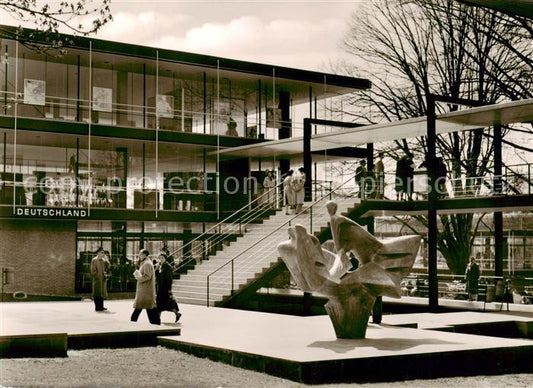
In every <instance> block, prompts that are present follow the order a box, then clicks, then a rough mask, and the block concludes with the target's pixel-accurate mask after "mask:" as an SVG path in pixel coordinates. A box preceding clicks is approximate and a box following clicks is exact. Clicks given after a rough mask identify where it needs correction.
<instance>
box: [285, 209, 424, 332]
mask: <svg viewBox="0 0 533 388" xmlns="http://www.w3.org/2000/svg"><path fill="white" fill-rule="evenodd" d="M326 207H327V209H328V212H329V214H330V217H331V220H330V228H331V234H332V236H333V245H334V250H335V252H331V251H329V250H327V249H324V248H323V247H322V246H321V245H320V242H319V241H318V239H317V238H316V237H315V236H312V235H310V234H309V233H307V231H306V229H305V228H304V227H303V226H301V225H296V226H294V227H290V228H289V237H290V239H289V240H288V241H284V242H282V243H280V244H279V245H278V252H279V254H280V256H281V258H282V259H283V261H284V262H285V264H286V265H287V268H288V269H289V271H290V273H291V275H292V277H293V279H294V281H295V282H296V284H297V285H298V286H299V287H300V288H301V289H302V291H304V292H317V293H320V294H322V295H324V296H326V297H328V299H329V301H328V303H327V304H326V306H325V307H326V311H327V313H328V315H329V317H330V319H331V322H332V323H333V327H334V328H335V333H336V335H337V338H364V337H365V334H366V329H367V326H368V319H369V317H370V314H371V312H372V307H373V305H374V302H375V300H376V297H378V296H379V295H386V296H391V297H395V298H400V297H401V293H400V282H401V280H402V278H403V277H404V276H405V275H407V274H408V273H409V271H410V270H411V268H412V266H413V264H414V261H415V257H416V253H417V252H418V248H419V246H420V240H421V237H420V236H418V235H413V236H402V237H396V238H392V239H387V240H378V239H376V238H375V237H374V236H372V235H371V234H370V233H368V232H367V231H366V230H365V229H363V228H362V227H361V226H360V225H358V224H357V223H356V222H354V221H352V220H350V219H349V218H346V217H344V216H339V215H336V212H337V204H336V203H335V202H333V201H329V202H328V203H327V204H326ZM348 253H352V254H354V255H355V256H356V258H357V259H358V261H359V266H358V267H357V269H355V270H352V269H351V268H352V263H351V262H350V259H349V257H348Z"/></svg>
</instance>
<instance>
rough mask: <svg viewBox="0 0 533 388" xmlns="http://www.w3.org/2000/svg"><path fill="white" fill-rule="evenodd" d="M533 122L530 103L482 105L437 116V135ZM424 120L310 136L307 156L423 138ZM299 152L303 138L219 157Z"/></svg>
mask: <svg viewBox="0 0 533 388" xmlns="http://www.w3.org/2000/svg"><path fill="white" fill-rule="evenodd" d="M529 121H533V99H527V100H520V101H512V102H506V103H501V104H493V105H486V106H482V107H476V108H471V109H465V110H461V111H456V112H449V113H444V114H441V115H437V122H436V124H437V134H443V133H450V132H461V131H468V130H472V129H477V128H484V127H490V126H493V125H494V124H495V123H500V124H502V125H505V124H512V123H519V122H529ZM426 133H427V117H425V116H423V117H415V118H412V119H407V120H399V121H395V122H390V123H383V124H373V125H367V126H363V127H357V128H347V129H340V130H336V131H332V132H329V133H322V134H317V135H312V136H311V152H317V151H324V150H329V149H333V148H339V147H346V146H347V145H350V146H353V147H356V146H359V145H364V144H368V143H380V142H385V141H391V140H400V139H407V138H413V137H420V136H426ZM302 152H303V137H295V138H291V139H282V140H274V141H270V142H265V143H259V144H252V145H246V146H241V147H235V148H227V149H223V150H220V151H219V153H220V155H221V156H228V157H252V158H271V157H284V158H291V157H294V156H298V155H301V154H302Z"/></svg>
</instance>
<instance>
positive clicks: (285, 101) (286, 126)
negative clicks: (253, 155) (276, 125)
mask: <svg viewBox="0 0 533 388" xmlns="http://www.w3.org/2000/svg"><path fill="white" fill-rule="evenodd" d="M272 93H275V90H273V91H272ZM290 101H291V100H290V94H289V93H288V92H280V93H279V105H278V106H279V109H281V128H280V129H279V132H278V133H279V138H280V139H288V138H290V137H291V107H290ZM279 166H280V169H281V173H282V174H285V173H286V172H287V171H289V168H290V160H288V159H280V161H279ZM308 176H309V177H310V176H311V175H308Z"/></svg>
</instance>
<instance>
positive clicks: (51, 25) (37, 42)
mask: <svg viewBox="0 0 533 388" xmlns="http://www.w3.org/2000/svg"><path fill="white" fill-rule="evenodd" d="M110 5H111V0H98V1H96V2H94V1H91V0H89V1H87V0H77V1H50V3H43V2H41V1H37V0H0V9H1V10H2V11H3V12H5V13H8V14H9V15H11V16H12V17H14V18H15V19H17V20H19V21H20V22H21V23H26V24H32V25H33V26H34V27H35V30H32V31H26V30H23V29H22V28H19V29H13V28H0V37H2V38H8V39H18V40H19V42H21V43H23V44H25V45H26V46H29V47H32V48H34V49H37V50H39V51H45V52H46V51H48V50H49V49H50V48H52V49H57V48H60V47H62V46H64V45H66V44H67V43H68V42H64V41H63V40H64V37H62V36H61V35H60V32H66V33H71V34H74V35H82V36H86V35H90V34H94V33H96V32H97V31H98V30H100V28H102V27H103V26H104V25H105V24H106V23H108V22H110V21H111V20H113V17H112V15H111V9H110Z"/></svg>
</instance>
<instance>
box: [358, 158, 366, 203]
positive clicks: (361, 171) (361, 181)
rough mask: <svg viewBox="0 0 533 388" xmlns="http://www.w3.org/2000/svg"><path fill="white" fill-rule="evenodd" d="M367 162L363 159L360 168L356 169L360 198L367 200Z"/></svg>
mask: <svg viewBox="0 0 533 388" xmlns="http://www.w3.org/2000/svg"><path fill="white" fill-rule="evenodd" d="M366 176H367V171H366V160H364V159H361V160H360V161H359V166H357V168H356V169H355V183H357V186H359V198H361V199H365V181H366Z"/></svg>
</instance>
